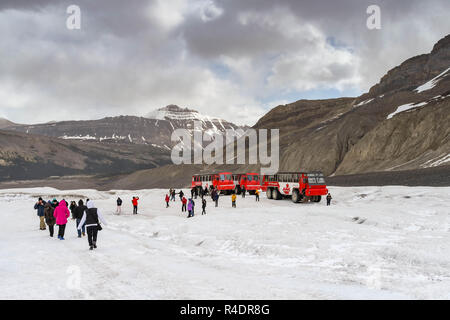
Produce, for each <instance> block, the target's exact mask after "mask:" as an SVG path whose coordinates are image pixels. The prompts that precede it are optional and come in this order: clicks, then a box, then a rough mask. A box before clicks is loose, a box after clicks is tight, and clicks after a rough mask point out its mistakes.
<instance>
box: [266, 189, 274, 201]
mask: <svg viewBox="0 0 450 320" xmlns="http://www.w3.org/2000/svg"><path fill="white" fill-rule="evenodd" d="M266 195H267V199H273V194H272V189H270V188H267V191H266Z"/></svg>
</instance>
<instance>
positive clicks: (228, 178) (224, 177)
mask: <svg viewBox="0 0 450 320" xmlns="http://www.w3.org/2000/svg"><path fill="white" fill-rule="evenodd" d="M225 180H231V174H223V173H222V174H221V175H220V181H225Z"/></svg>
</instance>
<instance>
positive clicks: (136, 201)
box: [131, 197, 139, 214]
mask: <svg viewBox="0 0 450 320" xmlns="http://www.w3.org/2000/svg"><path fill="white" fill-rule="evenodd" d="M138 200H139V197H133V200H131V203H133V214H137V213H138V212H137V211H138Z"/></svg>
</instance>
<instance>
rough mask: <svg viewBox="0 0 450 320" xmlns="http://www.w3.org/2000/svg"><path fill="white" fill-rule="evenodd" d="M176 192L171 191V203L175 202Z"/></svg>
mask: <svg viewBox="0 0 450 320" xmlns="http://www.w3.org/2000/svg"><path fill="white" fill-rule="evenodd" d="M175 196H176V192H175V189H172V194H171V195H170V197H171V199H170V200H172V201H175Z"/></svg>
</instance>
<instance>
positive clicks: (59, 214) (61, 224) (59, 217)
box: [53, 200, 70, 240]
mask: <svg viewBox="0 0 450 320" xmlns="http://www.w3.org/2000/svg"><path fill="white" fill-rule="evenodd" d="M53 216H54V217H55V218H56V224H57V225H58V239H59V240H64V231H65V230H66V223H67V218H69V217H70V211H69V208H67V203H66V201H64V200H61V202H60V203H59V205H58V206H57V207H56V208H55V211H54V212H53Z"/></svg>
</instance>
